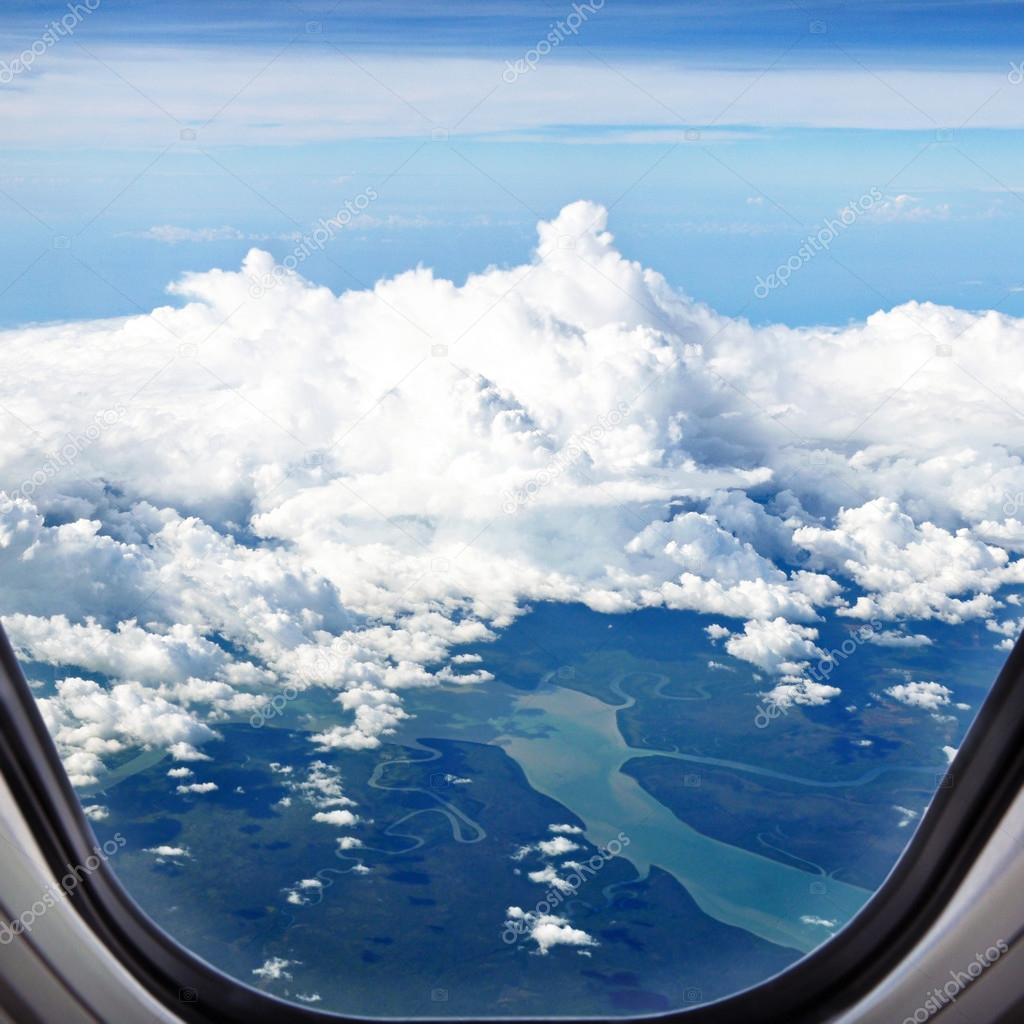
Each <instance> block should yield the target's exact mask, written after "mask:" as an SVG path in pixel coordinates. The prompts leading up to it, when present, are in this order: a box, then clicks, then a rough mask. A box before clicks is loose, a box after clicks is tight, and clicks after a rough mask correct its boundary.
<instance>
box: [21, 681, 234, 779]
mask: <svg viewBox="0 0 1024 1024" xmlns="http://www.w3.org/2000/svg"><path fill="white" fill-rule="evenodd" d="M39 708H40V711H41V712H42V715H43V720H44V721H45V722H46V725H47V728H48V729H49V730H50V733H51V734H52V735H53V738H54V740H55V742H56V744H57V749H58V750H59V751H61V753H62V754H63V756H64V763H65V766H66V767H67V768H68V774H69V775H70V776H71V781H72V782H73V783H74V784H75V785H91V784H93V783H96V782H98V781H99V779H100V776H101V775H102V774H103V772H104V771H105V765H104V763H103V761H102V760H101V755H105V754H117V753H120V752H121V751H122V750H125V749H126V748H127V747H130V746H134V745H154V746H160V747H164V748H166V749H168V750H170V751H172V753H173V750H174V748H178V747H179V745H180V744H184V745H185V746H186V747H187V746H189V745H190V744H191V743H194V742H204V741H206V740H209V739H213V738H216V735H217V734H216V733H215V732H214V731H213V730H212V729H210V727H209V726H207V725H206V724H205V723H203V722H202V721H200V720H199V719H197V718H196V717H195V716H194V715H193V714H191V713H190V712H188V711H186V710H184V709H183V708H181V707H179V706H177V705H175V704H172V703H170V702H169V701H167V700H165V699H164V698H163V697H160V696H158V695H155V694H154V693H152V691H150V690H148V689H147V688H146V687H144V686H142V685H141V684H140V683H118V684H116V685H115V686H112V687H109V688H105V687H103V686H101V685H100V684H99V683H98V682H96V681H95V680H92V679H81V678H78V677H75V676H72V677H69V678H67V679H62V680H60V681H59V682H58V683H57V685H56V695H55V696H53V697H42V698H40V699H39ZM179 749H180V748H179Z"/></svg>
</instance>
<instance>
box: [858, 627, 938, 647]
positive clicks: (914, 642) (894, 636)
mask: <svg viewBox="0 0 1024 1024" xmlns="http://www.w3.org/2000/svg"><path fill="white" fill-rule="evenodd" d="M865 639H866V640H867V642H868V643H869V644H876V645H877V646H878V647H931V645H932V643H933V641H932V638H931V637H930V636H925V635H924V634H923V633H901V632H899V631H898V630H893V629H882V630H878V631H874V630H872V631H869V632H867V633H866V634H865Z"/></svg>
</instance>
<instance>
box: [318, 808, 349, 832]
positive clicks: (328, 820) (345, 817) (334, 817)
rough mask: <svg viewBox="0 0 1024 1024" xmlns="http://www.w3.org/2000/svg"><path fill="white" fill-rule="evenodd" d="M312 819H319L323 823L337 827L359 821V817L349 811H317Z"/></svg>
mask: <svg viewBox="0 0 1024 1024" xmlns="http://www.w3.org/2000/svg"><path fill="white" fill-rule="evenodd" d="M313 820H314V821H319V822H321V823H323V824H324V825H336V826H337V827H338V828H345V827H346V826H348V825H354V824H355V823H356V822H357V821H359V818H357V817H356V815H354V814H353V813H352V812H351V811H317V812H316V814H314V815H313Z"/></svg>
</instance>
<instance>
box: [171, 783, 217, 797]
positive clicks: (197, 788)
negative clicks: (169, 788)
mask: <svg viewBox="0 0 1024 1024" xmlns="http://www.w3.org/2000/svg"><path fill="white" fill-rule="evenodd" d="M216 790H217V783H216V782H190V783H187V784H186V785H184V786H178V787H177V788H176V789H175V792H176V793H182V794H187V793H200V794H202V793H213V792H215V791H216Z"/></svg>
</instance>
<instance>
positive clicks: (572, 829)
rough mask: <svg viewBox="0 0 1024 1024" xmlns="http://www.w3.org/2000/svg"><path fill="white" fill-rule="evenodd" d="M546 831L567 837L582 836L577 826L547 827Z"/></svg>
mask: <svg viewBox="0 0 1024 1024" xmlns="http://www.w3.org/2000/svg"><path fill="white" fill-rule="evenodd" d="M548 831H549V832H554V833H556V834H557V833H561V834H562V835H567V836H581V835H583V829H582V828H580V826H579V825H548Z"/></svg>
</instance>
